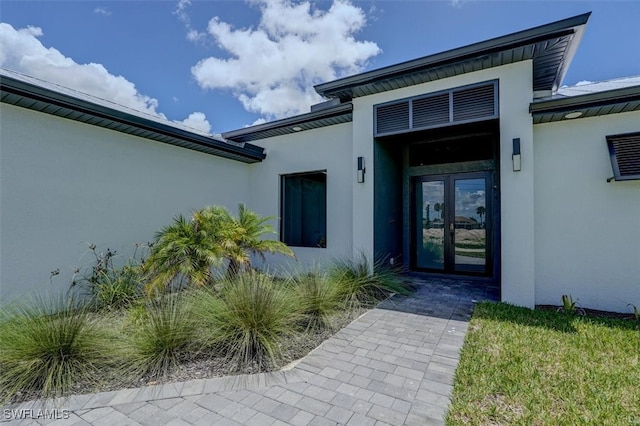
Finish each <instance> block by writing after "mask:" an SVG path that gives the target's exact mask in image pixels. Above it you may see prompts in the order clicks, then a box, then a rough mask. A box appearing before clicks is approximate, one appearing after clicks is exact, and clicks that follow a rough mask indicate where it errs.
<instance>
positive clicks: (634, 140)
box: [607, 132, 640, 180]
mask: <svg viewBox="0 0 640 426" xmlns="http://www.w3.org/2000/svg"><path fill="white" fill-rule="evenodd" d="M607 145H609V156H610V157H611V167H612V168H613V177H614V178H615V180H634V179H640V132H638V133H627V134H624V135H614V136H607Z"/></svg>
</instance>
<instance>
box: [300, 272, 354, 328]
mask: <svg viewBox="0 0 640 426" xmlns="http://www.w3.org/2000/svg"><path fill="white" fill-rule="evenodd" d="M288 281H289V285H291V286H292V289H293V290H294V291H295V293H296V294H297V296H298V303H299V307H300V310H301V313H302V321H303V323H304V324H305V325H306V327H307V328H308V329H310V330H316V329H320V330H322V329H326V328H328V327H330V325H331V318H332V316H334V315H335V314H336V313H337V312H338V311H340V309H341V308H343V307H344V303H343V298H342V297H341V296H342V295H341V286H340V283H339V282H338V281H337V280H334V279H331V277H330V276H329V275H328V274H327V273H321V272H317V271H316V272H310V273H306V274H297V275H295V276H292V277H291V278H289V279H288Z"/></svg>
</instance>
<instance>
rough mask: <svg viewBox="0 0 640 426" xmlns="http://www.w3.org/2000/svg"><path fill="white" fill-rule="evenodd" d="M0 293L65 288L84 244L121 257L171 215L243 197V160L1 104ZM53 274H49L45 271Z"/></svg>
mask: <svg viewBox="0 0 640 426" xmlns="http://www.w3.org/2000/svg"><path fill="white" fill-rule="evenodd" d="M1 108H2V109H1V111H0V128H1V134H0V140H1V144H0V185H1V186H0V206H1V216H0V262H1V263H0V300H2V301H3V302H5V301H7V300H10V299H12V298H13V297H15V296H17V295H19V294H23V293H27V292H29V291H37V292H42V291H47V290H54V291H57V290H66V289H68V287H69V284H70V282H71V276H72V272H73V269H74V268H76V267H81V266H86V265H88V264H90V263H91V261H92V256H91V255H90V253H89V252H88V250H87V243H88V242H90V243H94V244H96V245H97V246H98V248H99V249H101V250H106V249H107V248H110V249H111V250H117V251H118V252H119V253H121V254H122V260H124V261H126V260H127V259H128V257H129V256H130V255H131V254H132V253H133V250H134V245H135V243H136V242H143V243H144V242H148V241H151V240H152V239H153V236H154V233H155V232H156V231H158V230H159V229H160V228H161V227H163V226H165V225H168V224H169V223H171V220H172V218H173V217H174V216H175V215H177V214H178V213H183V214H185V215H189V214H190V211H191V210H193V209H197V208H200V207H203V206H205V205H208V204H219V205H224V206H227V207H228V208H230V209H232V210H234V211H235V209H236V205H237V204H238V203H239V202H248V198H249V173H248V166H247V165H246V164H243V163H240V162H237V161H232V160H228V159H223V158H220V157H215V156H211V155H207V154H203V153H199V152H195V151H191V150H188V149H184V148H179V147H174V146H171V145H167V144H162V143H159V142H154V141H150V140H147V139H142V138H138V137H134V136H129V135H125V134H122V133H118V132H115V131H111V130H106V129H102V128H99V127H95V126H90V125H86V124H81V123H77V122H74V121H71V120H66V119H63V118H58V117H54V116H51V115H47V114H43V113H38V112H34V111H30V110H27V109H24V108H19V107H15V106H12V105H6V104H2V106H1ZM55 269H59V270H60V275H58V276H54V277H52V278H51V280H50V272H51V271H53V270H55Z"/></svg>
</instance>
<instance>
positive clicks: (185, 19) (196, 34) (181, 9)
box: [173, 0, 207, 41]
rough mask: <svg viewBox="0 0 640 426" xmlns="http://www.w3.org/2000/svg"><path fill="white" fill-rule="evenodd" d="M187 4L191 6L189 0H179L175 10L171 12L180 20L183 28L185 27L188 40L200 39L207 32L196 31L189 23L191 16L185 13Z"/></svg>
mask: <svg viewBox="0 0 640 426" xmlns="http://www.w3.org/2000/svg"><path fill="white" fill-rule="evenodd" d="M189 6H191V0H180V1H179V2H178V6H177V7H176V10H175V11H174V12H173V14H174V15H176V16H177V17H178V19H179V20H180V22H182V23H183V24H184V26H185V28H186V29H187V40H189V41H200V40H202V39H203V38H204V37H206V36H207V34H206V33H203V32H200V31H197V30H196V29H195V28H193V26H192V25H191V18H190V17H189V14H188V13H187V8H188V7H189Z"/></svg>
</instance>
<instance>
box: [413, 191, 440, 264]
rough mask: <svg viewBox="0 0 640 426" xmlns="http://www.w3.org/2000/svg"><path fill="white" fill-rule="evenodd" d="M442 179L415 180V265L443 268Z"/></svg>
mask: <svg viewBox="0 0 640 426" xmlns="http://www.w3.org/2000/svg"><path fill="white" fill-rule="evenodd" d="M444 191H445V181H444V180H433V181H426V182H417V188H416V198H417V199H416V201H417V202H416V208H417V211H416V218H417V222H418V223H417V224H416V227H415V228H416V232H417V234H416V266H417V267H418V268H421V269H436V270H444V267H445V264H444V245H445V242H444V230H445V203H444V199H445V197H444Z"/></svg>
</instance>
